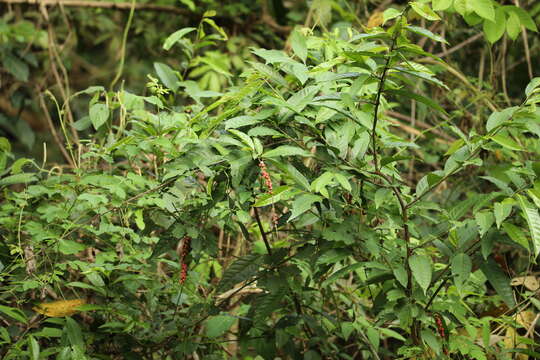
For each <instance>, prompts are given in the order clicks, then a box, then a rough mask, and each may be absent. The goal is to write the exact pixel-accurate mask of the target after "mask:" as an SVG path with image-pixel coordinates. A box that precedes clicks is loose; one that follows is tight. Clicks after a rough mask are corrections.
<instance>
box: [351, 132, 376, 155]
mask: <svg viewBox="0 0 540 360" xmlns="http://www.w3.org/2000/svg"><path fill="white" fill-rule="evenodd" d="M370 141H371V137H370V136H369V133H368V132H367V131H364V132H363V133H361V134H360V135H358V139H356V140H355V141H354V145H353V147H352V149H351V151H350V153H349V154H350V157H351V159H355V160H361V159H362V158H363V157H364V155H365V154H366V151H367V150H368V148H369V143H370Z"/></svg>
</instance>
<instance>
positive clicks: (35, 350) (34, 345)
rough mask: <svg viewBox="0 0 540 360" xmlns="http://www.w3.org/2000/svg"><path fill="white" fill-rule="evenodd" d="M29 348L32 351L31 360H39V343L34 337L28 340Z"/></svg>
mask: <svg viewBox="0 0 540 360" xmlns="http://www.w3.org/2000/svg"><path fill="white" fill-rule="evenodd" d="M28 348H29V349H30V358H31V359H32V360H39V343H38V342H37V340H36V339H35V338H34V337H33V336H30V337H29V338H28Z"/></svg>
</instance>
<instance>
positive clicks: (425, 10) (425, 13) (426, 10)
mask: <svg viewBox="0 0 540 360" xmlns="http://www.w3.org/2000/svg"><path fill="white" fill-rule="evenodd" d="M409 5H410V6H411V7H412V9H413V10H414V11H415V12H416V13H417V14H418V15H420V16H421V17H423V18H424V19H427V20H432V21H435V20H441V18H440V17H439V15H437V13H436V12H434V11H433V10H431V8H430V7H429V5H428V4H422V3H419V2H417V1H413V2H411V3H409Z"/></svg>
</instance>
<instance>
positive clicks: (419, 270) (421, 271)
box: [409, 255, 432, 293]
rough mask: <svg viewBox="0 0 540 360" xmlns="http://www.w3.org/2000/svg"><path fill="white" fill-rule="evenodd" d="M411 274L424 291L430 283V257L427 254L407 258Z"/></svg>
mask: <svg viewBox="0 0 540 360" xmlns="http://www.w3.org/2000/svg"><path fill="white" fill-rule="evenodd" d="M409 266H410V268H411V271H412V275H413V277H414V279H415V280H416V282H417V283H418V285H420V287H421V288H422V290H424V293H425V292H426V291H427V289H428V288H429V285H430V284H431V276H432V274H431V259H430V258H429V257H428V256H423V255H413V256H411V257H410V258H409Z"/></svg>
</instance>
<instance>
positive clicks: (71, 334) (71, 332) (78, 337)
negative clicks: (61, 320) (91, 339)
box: [64, 317, 85, 350]
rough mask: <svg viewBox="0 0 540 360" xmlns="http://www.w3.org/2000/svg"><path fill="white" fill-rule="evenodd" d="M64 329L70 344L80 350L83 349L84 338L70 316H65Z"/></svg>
mask: <svg viewBox="0 0 540 360" xmlns="http://www.w3.org/2000/svg"><path fill="white" fill-rule="evenodd" d="M64 330H65V331H66V333H67V337H68V340H69V343H70V344H71V345H72V346H76V347H79V348H80V349H81V350H84V344H85V342H84V339H83V335H82V331H81V327H80V326H79V324H77V322H76V321H75V320H73V319H72V318H71V317H68V318H66V327H65V328H64Z"/></svg>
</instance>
